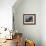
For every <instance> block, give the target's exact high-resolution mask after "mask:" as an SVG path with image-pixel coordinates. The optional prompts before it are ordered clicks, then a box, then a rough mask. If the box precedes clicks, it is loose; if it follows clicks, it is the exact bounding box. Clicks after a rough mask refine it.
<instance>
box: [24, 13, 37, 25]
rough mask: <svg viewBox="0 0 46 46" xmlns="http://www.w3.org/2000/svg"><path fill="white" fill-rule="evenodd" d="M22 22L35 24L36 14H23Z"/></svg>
mask: <svg viewBox="0 0 46 46" xmlns="http://www.w3.org/2000/svg"><path fill="white" fill-rule="evenodd" d="M23 24H24V25H35V24H36V14H23Z"/></svg>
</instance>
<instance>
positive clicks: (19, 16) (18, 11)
mask: <svg viewBox="0 0 46 46" xmlns="http://www.w3.org/2000/svg"><path fill="white" fill-rule="evenodd" d="M14 6H15V7H14V8H13V11H14V17H15V18H14V19H15V22H14V23H15V29H16V30H18V32H22V33H23V37H24V38H28V39H31V40H34V41H35V44H36V46H41V34H40V33H41V29H40V17H41V1H40V0H23V2H22V3H20V5H18V7H16V5H14ZM25 13H27V14H36V25H24V24H23V14H25Z"/></svg>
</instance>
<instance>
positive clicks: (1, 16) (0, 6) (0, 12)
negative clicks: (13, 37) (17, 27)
mask: <svg viewBox="0 0 46 46" xmlns="http://www.w3.org/2000/svg"><path fill="white" fill-rule="evenodd" d="M15 2H16V0H0V27H7V28H8V29H12V15H13V14H12V6H13V5H14V3H15Z"/></svg>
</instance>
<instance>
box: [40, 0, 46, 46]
mask: <svg viewBox="0 0 46 46" xmlns="http://www.w3.org/2000/svg"><path fill="white" fill-rule="evenodd" d="M41 38H42V46H46V0H42V1H41Z"/></svg>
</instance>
